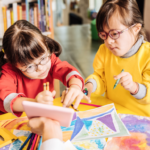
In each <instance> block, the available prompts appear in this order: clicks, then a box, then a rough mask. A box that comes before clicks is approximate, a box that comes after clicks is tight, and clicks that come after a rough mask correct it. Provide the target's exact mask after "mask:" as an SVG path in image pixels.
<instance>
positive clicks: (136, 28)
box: [133, 23, 142, 35]
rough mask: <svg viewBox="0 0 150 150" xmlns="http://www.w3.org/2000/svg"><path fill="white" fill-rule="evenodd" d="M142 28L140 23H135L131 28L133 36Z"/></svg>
mask: <svg viewBox="0 0 150 150" xmlns="http://www.w3.org/2000/svg"><path fill="white" fill-rule="evenodd" d="M141 28H142V25H141V24H140V23H137V24H136V25H135V26H134V27H133V32H134V33H135V35H137V34H138V33H139V32H140V30H141Z"/></svg>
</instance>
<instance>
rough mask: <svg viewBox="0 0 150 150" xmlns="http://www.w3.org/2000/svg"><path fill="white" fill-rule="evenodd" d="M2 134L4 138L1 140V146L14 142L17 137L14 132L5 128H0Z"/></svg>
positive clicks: (0, 134)
mask: <svg viewBox="0 0 150 150" xmlns="http://www.w3.org/2000/svg"><path fill="white" fill-rule="evenodd" d="M0 136H1V137H2V139H3V140H2V139H1V140H0V148H1V147H4V146H6V145H8V144H10V143H12V142H13V141H14V140H16V139H17V137H16V136H15V135H14V134H12V133H11V132H10V131H8V130H7V129H5V128H0Z"/></svg>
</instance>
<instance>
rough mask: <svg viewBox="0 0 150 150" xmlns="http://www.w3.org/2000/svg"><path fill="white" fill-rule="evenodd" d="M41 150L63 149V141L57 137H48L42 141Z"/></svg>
mask: <svg viewBox="0 0 150 150" xmlns="http://www.w3.org/2000/svg"><path fill="white" fill-rule="evenodd" d="M41 150H65V148H64V143H63V142H62V141H60V140H59V139H55V138H54V139H49V140H47V141H45V142H43V143H42V145H41Z"/></svg>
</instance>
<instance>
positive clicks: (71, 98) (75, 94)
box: [67, 93, 77, 107]
mask: <svg viewBox="0 0 150 150" xmlns="http://www.w3.org/2000/svg"><path fill="white" fill-rule="evenodd" d="M76 97H77V93H73V94H72V95H71V97H70V100H69V102H68V104H67V107H69V106H70V105H71V104H72V103H73V102H74V100H75V99H76Z"/></svg>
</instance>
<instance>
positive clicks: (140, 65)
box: [85, 0, 150, 116]
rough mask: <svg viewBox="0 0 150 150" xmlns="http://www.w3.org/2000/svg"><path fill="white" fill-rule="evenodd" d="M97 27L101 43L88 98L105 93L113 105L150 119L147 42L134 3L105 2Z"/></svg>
mask: <svg viewBox="0 0 150 150" xmlns="http://www.w3.org/2000/svg"><path fill="white" fill-rule="evenodd" d="M96 26H97V30H98V34H99V37H100V38H101V39H103V40H104V44H102V45H101V46H100V47H99V50H98V52H97V54H96V56H95V59H94V63H93V67H94V73H93V74H92V75H90V76H89V77H88V78H87V79H86V85H85V87H86V88H87V89H88V96H89V97H90V96H91V93H95V94H99V95H101V94H103V93H105V96H106V97H107V98H108V99H110V100H112V101H113V102H115V103H117V104H120V105H122V106H124V107H126V108H128V109H129V110H132V111H133V112H136V113H138V114H141V115H146V116H150V43H149V42H146V37H145V33H144V31H143V20H142V17H141V13H140V11H139V8H138V5H137V3H136V0H107V1H106V2H105V3H104V5H103V6H102V7H101V9H100V10H99V12H98V15H97V19H96ZM122 69H124V72H121V70H122ZM117 79H120V81H119V84H118V85H117V87H116V88H115V89H113V87H114V84H115V82H116V80H117Z"/></svg>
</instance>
